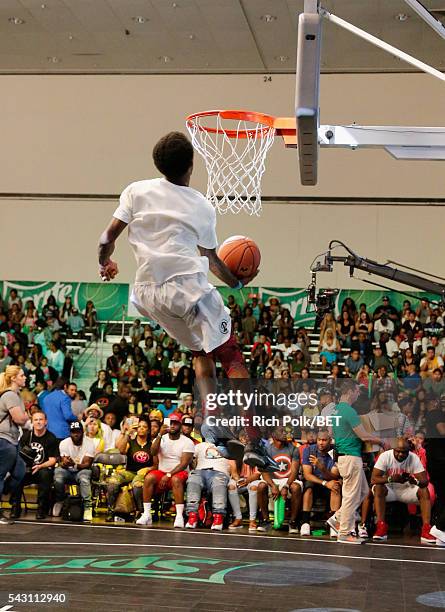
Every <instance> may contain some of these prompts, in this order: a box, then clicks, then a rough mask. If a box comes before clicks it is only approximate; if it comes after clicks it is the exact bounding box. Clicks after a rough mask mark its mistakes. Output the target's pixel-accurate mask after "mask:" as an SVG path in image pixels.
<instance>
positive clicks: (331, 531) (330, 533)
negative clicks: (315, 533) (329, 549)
mask: <svg viewBox="0 0 445 612" xmlns="http://www.w3.org/2000/svg"><path fill="white" fill-rule="evenodd" d="M337 535H338V534H337V531H336V530H335V529H332V527H330V528H329V537H330V538H336V537H337Z"/></svg>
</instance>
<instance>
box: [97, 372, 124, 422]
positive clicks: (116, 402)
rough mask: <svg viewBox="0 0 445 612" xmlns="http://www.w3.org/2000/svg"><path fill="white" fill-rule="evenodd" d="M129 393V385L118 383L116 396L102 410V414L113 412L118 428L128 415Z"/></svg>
mask: <svg viewBox="0 0 445 612" xmlns="http://www.w3.org/2000/svg"><path fill="white" fill-rule="evenodd" d="M130 393H131V388H130V385H129V384H128V383H126V382H124V381H120V382H119V384H118V388H117V395H116V396H115V397H114V398H113V399H112V400H111V401H110V403H109V404H108V406H107V407H106V408H104V413H107V412H114V414H115V415H116V419H117V426H118V427H120V424H121V423H122V421H123V420H124V418H125V417H126V416H127V414H128V408H129V398H130ZM96 403H98V402H96Z"/></svg>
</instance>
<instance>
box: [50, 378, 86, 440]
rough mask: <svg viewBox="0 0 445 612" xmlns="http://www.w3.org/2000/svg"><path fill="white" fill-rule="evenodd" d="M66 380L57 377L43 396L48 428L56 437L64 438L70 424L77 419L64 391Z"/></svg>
mask: <svg viewBox="0 0 445 612" xmlns="http://www.w3.org/2000/svg"><path fill="white" fill-rule="evenodd" d="M65 388H66V381H65V380H64V379H63V378H58V379H57V381H56V382H55V383H54V386H53V388H52V390H51V392H50V393H48V395H47V396H46V397H44V398H43V402H42V404H43V406H42V408H43V412H44V413H45V414H46V418H47V419H48V429H49V431H50V432H51V433H53V434H54V435H55V436H56V438H57V439H58V440H59V441H60V440H64V439H65V438H68V436H69V435H70V424H71V423H75V422H77V421H78V418H77V417H76V415H75V414H74V413H73V411H72V410H71V398H70V397H69V395H68V394H67V393H66V391H65Z"/></svg>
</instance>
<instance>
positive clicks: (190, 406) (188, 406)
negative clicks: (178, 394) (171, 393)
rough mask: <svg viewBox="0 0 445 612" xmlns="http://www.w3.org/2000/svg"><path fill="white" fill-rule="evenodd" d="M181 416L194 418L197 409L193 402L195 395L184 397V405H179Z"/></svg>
mask: <svg viewBox="0 0 445 612" xmlns="http://www.w3.org/2000/svg"><path fill="white" fill-rule="evenodd" d="M177 412H180V413H181V414H188V415H189V416H194V415H195V412H196V407H195V404H194V402H193V395H192V394H191V393H189V394H188V395H183V398H182V403H178V410H177Z"/></svg>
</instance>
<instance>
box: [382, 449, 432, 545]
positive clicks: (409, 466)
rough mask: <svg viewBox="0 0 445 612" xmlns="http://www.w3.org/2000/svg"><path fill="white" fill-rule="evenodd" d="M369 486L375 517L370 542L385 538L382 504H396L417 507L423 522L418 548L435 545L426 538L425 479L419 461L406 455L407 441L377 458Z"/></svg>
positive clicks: (427, 504)
mask: <svg viewBox="0 0 445 612" xmlns="http://www.w3.org/2000/svg"><path fill="white" fill-rule="evenodd" d="M371 484H372V485H373V487H372V491H373V493H374V508H375V512H376V515H377V528H376V532H375V534H374V536H373V539H374V540H386V539H387V538H388V525H387V523H386V522H385V509H386V503H387V502H393V501H398V502H402V503H404V504H420V511H421V514H422V522H423V526H422V533H421V536H420V541H421V542H422V544H435V543H436V538H434V537H433V536H432V535H431V534H430V529H431V526H430V518H431V502H430V496H429V493H428V488H427V487H428V477H427V474H426V471H425V469H424V467H423V465H422V463H421V461H420V459H419V457H417V455H415V454H414V453H413V452H410V450H409V444H408V441H407V440H405V439H404V438H399V439H398V440H397V443H396V445H395V447H394V448H393V449H392V450H387V451H384V452H383V453H382V454H381V455H380V456H379V458H378V459H377V461H376V463H375V465H374V469H373V471H372V477H371Z"/></svg>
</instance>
